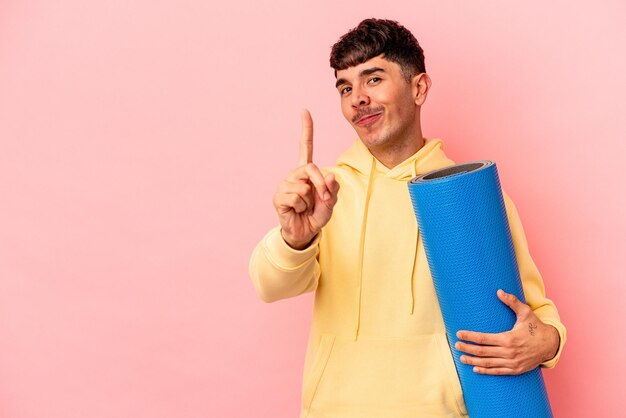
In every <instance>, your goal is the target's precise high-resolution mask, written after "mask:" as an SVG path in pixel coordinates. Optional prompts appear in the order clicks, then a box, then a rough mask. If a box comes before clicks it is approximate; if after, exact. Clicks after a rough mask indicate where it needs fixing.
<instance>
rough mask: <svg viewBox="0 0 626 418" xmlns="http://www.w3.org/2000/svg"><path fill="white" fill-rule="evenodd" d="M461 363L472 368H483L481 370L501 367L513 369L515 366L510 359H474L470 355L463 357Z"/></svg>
mask: <svg viewBox="0 0 626 418" xmlns="http://www.w3.org/2000/svg"><path fill="white" fill-rule="evenodd" d="M460 360H461V363H463V364H468V365H470V366H476V367H481V368H485V369H487V368H499V367H506V368H510V369H512V368H513V364H512V362H511V360H508V359H502V358H497V357H474V356H469V355H467V356H466V355H463V356H461V358H460Z"/></svg>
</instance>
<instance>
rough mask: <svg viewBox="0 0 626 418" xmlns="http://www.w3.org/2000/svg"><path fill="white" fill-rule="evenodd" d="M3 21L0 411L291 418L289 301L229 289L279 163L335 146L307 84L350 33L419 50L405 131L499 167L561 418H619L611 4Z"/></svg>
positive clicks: (59, 11) (403, 6)
mask: <svg viewBox="0 0 626 418" xmlns="http://www.w3.org/2000/svg"><path fill="white" fill-rule="evenodd" d="M504 3H505V2H488V1H473V2H451V1H436V2H435V1H432V2H428V3H426V2H415V1H408V0H407V1H401V2H389V1H385V2H376V1H373V0H347V1H344V2H335V1H317V2H313V3H311V2H306V3H300V2H294V1H288V0H279V1H274V2H269V1H259V2H253V1H248V2H243V1H241V0H234V1H228V2H223V4H219V5H215V4H213V3H212V2H210V1H209V2H207V1H200V0H185V1H176V2H174V1H148V0H138V1H133V2H129V1H122V0H110V1H106V2H84V1H78V0H64V1H60V2H58V1H55V2H50V1H41V0H40V1H4V2H0V196H1V198H0V416H2V417H9V418H18V417H19V418H40V417H52V418H61V417H63V418H79V417H81V418H82V417H91V418H101V417H102V418H104V417H168V418H171V417H267V418H279V417H294V416H296V414H297V410H298V402H299V391H300V373H301V367H302V360H303V355H304V344H305V341H306V337H307V330H308V325H309V323H310V318H309V315H310V309H311V297H310V295H307V296H304V297H301V298H299V299H294V300H288V301H283V302H279V303H276V304H272V305H266V304H264V303H262V302H260V301H259V300H258V298H257V297H256V295H255V294H254V291H253V288H252V285H251V284H250V282H249V279H248V277H247V262H248V257H249V254H250V251H251V249H252V248H253V246H254V244H255V243H256V241H257V240H258V239H259V238H260V237H261V236H262V234H263V233H264V231H266V230H267V229H268V228H270V227H271V226H272V225H273V224H274V223H275V222H276V221H275V216H274V213H273V209H272V206H271V195H272V193H273V191H274V188H275V185H276V183H277V181H278V180H279V179H280V178H281V176H282V175H283V174H284V173H285V171H286V170H288V169H290V168H292V167H293V165H294V164H295V163H296V162H297V139H298V134H299V112H300V108H301V107H303V106H307V107H309V108H310V109H311V111H312V113H313V116H314V118H315V122H316V141H317V142H316V155H315V159H316V161H317V162H318V163H319V164H320V165H327V164H330V163H332V162H333V161H334V158H335V156H336V155H337V154H338V153H339V152H340V150H342V149H344V148H345V147H346V146H347V145H348V144H349V143H350V142H351V141H352V139H353V138H354V134H353V133H352V132H351V130H350V128H349V127H348V126H347V124H346V123H345V122H344V121H343V120H342V118H341V115H340V111H339V102H338V98H337V95H336V92H335V91H334V89H333V86H332V85H333V80H334V79H333V76H332V73H331V71H330V70H329V68H328V64H327V62H328V53H329V48H330V46H331V45H332V43H333V42H334V41H335V40H336V39H337V37H338V36H339V35H340V34H342V33H344V32H345V31H346V30H347V29H349V28H351V27H353V26H355V25H356V24H357V23H358V22H359V21H360V19H362V18H364V17H369V16H378V17H388V18H395V19H399V20H400V21H401V22H402V23H404V24H405V25H406V26H407V27H409V28H410V29H412V30H413V31H414V32H415V34H416V35H417V37H418V39H420V41H421V43H422V45H423V46H424V48H425V50H426V57H427V67H428V69H429V73H430V74H431V77H432V79H433V83H434V84H433V88H432V89H431V93H430V96H429V99H428V102H427V104H426V107H425V109H424V125H425V130H426V132H425V133H426V134H427V135H428V136H438V137H442V138H444V139H446V143H447V149H448V150H449V152H450V154H451V156H452V157H453V158H455V159H456V160H458V161H464V160H471V159H484V158H490V159H494V160H496V161H497V162H498V165H499V167H500V172H501V176H502V178H503V183H504V187H505V188H506V189H507V191H508V192H509V194H510V195H511V196H512V197H513V198H514V200H515V201H516V203H517V205H518V207H519V209H520V212H521V215H522V218H523V220H524V223H525V226H526V229H527V234H528V238H529V242H530V246H531V251H532V253H533V254H534V257H535V260H536V262H537V264H538V265H539V267H540V269H541V271H542V272H543V274H544V278H545V282H546V285H547V287H548V293H549V295H550V296H551V297H552V298H553V299H554V300H555V301H556V302H557V305H558V306H559V308H560V311H561V314H562V317H563V321H564V322H565V324H566V325H567V326H568V329H569V342H568V345H567V347H566V351H565V354H564V355H563V357H562V361H561V363H560V364H559V366H558V367H557V368H556V369H555V370H550V371H547V372H546V373H545V377H546V379H547V383H548V390H549V393H550V397H551V400H552V404H553V408H554V411H555V413H556V416H558V417H600V416H606V417H608V416H618V415H620V414H623V407H622V406H621V401H622V398H623V392H624V388H623V386H624V385H623V382H622V379H623V377H624V375H626V370H625V367H624V361H623V358H622V357H623V355H622V353H624V349H623V347H624V345H625V344H626V339H625V337H624V326H623V323H624V321H623V318H625V317H626V308H625V306H626V303H624V301H622V300H621V298H622V297H623V295H624V294H626V285H625V284H624V283H625V281H624V280H623V273H622V270H621V267H620V265H621V264H620V263H621V262H622V261H624V257H623V253H624V244H623V242H624V236H626V226H625V221H624V217H623V211H624V197H623V196H624V192H625V187H624V180H623V177H624V174H625V172H624V166H623V159H624V154H625V152H626V145H625V144H626V131H625V129H624V126H623V125H624V97H626V82H625V81H624V80H625V79H624V74H626V59H625V54H624V52H625V51H626V48H625V43H624V39H626V25H624V22H625V21H626V5H625V3H624V2H623V1H621V0H615V1H603V2H595V3H593V4H594V6H593V7H592V6H590V5H586V4H592V3H591V2H585V3H586V4H583V2H578V3H575V2H571V1H567V2H566V1H557V2H544V1H530V2H506V4H504Z"/></svg>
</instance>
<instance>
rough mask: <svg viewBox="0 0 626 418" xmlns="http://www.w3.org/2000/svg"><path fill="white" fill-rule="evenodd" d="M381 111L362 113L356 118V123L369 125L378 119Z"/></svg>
mask: <svg viewBox="0 0 626 418" xmlns="http://www.w3.org/2000/svg"><path fill="white" fill-rule="evenodd" d="M381 115H382V112H379V113H374V114H370V115H363V116H361V117H360V118H359V119H357V121H356V124H357V125H359V126H369V125H371V124H373V123H374V122H376V121H377V120H378V119H380V117H381Z"/></svg>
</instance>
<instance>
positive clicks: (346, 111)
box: [341, 100, 352, 122]
mask: <svg viewBox="0 0 626 418" xmlns="http://www.w3.org/2000/svg"><path fill="white" fill-rule="evenodd" d="M341 113H342V114H343V117H344V118H346V120H347V121H348V122H350V121H351V120H352V112H351V106H350V103H348V102H347V100H342V101H341Z"/></svg>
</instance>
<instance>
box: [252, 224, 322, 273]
mask: <svg viewBox="0 0 626 418" xmlns="http://www.w3.org/2000/svg"><path fill="white" fill-rule="evenodd" d="M321 236H322V233H321V232H320V233H319V234H317V235H316V236H315V238H313V241H311V243H310V244H309V246H308V247H307V248H304V249H302V250H296V249H293V248H291V247H290V246H289V244H287V243H286V242H285V240H284V239H283V236H282V235H281V233H280V227H276V228H274V229H272V230H271V231H270V232H269V233H268V234H267V235H266V236H265V239H264V240H263V246H264V247H265V253H266V255H267V257H268V259H269V260H270V261H271V262H272V264H274V265H275V266H276V267H278V268H279V269H281V270H287V271H289V270H295V269H297V268H299V267H300V266H302V265H303V264H305V263H307V262H308V261H310V260H311V259H312V258H315V257H316V256H317V253H318V244H319V242H320V239H321Z"/></svg>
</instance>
